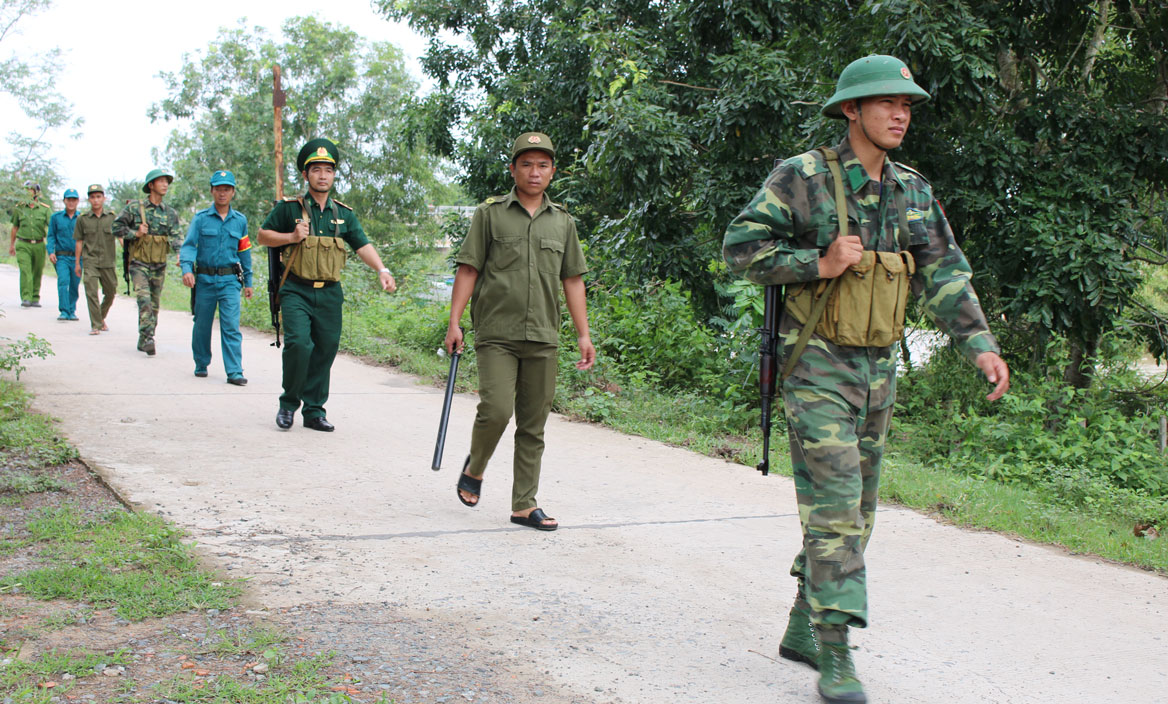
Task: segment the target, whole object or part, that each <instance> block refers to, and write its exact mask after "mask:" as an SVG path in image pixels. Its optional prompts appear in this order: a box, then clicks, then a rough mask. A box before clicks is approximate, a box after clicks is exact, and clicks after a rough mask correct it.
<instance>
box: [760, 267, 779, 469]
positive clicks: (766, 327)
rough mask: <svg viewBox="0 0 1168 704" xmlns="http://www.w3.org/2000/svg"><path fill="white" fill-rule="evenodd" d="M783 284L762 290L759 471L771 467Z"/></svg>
mask: <svg viewBox="0 0 1168 704" xmlns="http://www.w3.org/2000/svg"><path fill="white" fill-rule="evenodd" d="M783 294H784V291H783V287H782V286H767V287H766V289H765V291H764V293H763V307H762V327H761V328H759V331H758V332H759V337H760V341H759V348H758V392H759V397H760V399H761V403H760V408H761V410H762V420H761V425H762V461H761V462H759V463H758V467H757V469H758V471H760V472H762V473H763V476H766V475H767V474H769V473H770V470H771V407H772V406H773V405H774V401H775V381H776V377H777V376H778V371H779V353H778V346H779V317H780V316H781V315H782V313H783Z"/></svg>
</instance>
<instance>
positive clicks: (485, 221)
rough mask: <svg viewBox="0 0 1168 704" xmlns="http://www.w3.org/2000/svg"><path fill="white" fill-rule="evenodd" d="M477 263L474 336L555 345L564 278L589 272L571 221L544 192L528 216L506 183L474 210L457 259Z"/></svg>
mask: <svg viewBox="0 0 1168 704" xmlns="http://www.w3.org/2000/svg"><path fill="white" fill-rule="evenodd" d="M455 261H457V262H458V263H459V264H467V265H469V266H473V267H474V268H475V269H477V270H478V272H479V276H478V279H476V280H475V287H474V293H473V294H472V300H471V308H470V316H471V320H472V321H473V322H474V331H475V341H476V342H483V341H486V340H525V341H530V342H544V343H551V344H555V343H556V342H557V341H558V340H559V337H560V321H561V314H560V289H561V287H562V283H561V282H562V281H563V280H564V279H567V278H571V277H573V276H579V275H581V274H583V273H585V272H587V271H588V266H587V264H585V262H584V250H583V249H582V248H581V247H580V240H579V238H578V237H577V235H576V222H575V221H574V220H573V219H572V216H571V215H568V212H567V211H566V210H565V209H564V206H562V205H560V204H558V203H553V202H552V201H551V200H550V199H549V198H548V197H547V194H546V193H545V194H544V196H543V203H541V204H540V206H539V209H538V210H536V211H535V216H534V217H532V216H531V215H529V214H528V213H527V209H526V208H524V207H523V205H522V204H521V203H520V202H519V197H518V195H516V193H515V189H514V188H512V189H511V192H510V193H509V194H507V195H505V196H496V197H493V198H488V199H486V200H485V201H484V202H483V203H482V204H480V205H479V207H478V208H477V209H475V214H474V219H473V220H471V224H470V231H469V232H468V233H467V235H466V239H465V240H463V242H462V248H461V249H459V251H458V257H457V259H455Z"/></svg>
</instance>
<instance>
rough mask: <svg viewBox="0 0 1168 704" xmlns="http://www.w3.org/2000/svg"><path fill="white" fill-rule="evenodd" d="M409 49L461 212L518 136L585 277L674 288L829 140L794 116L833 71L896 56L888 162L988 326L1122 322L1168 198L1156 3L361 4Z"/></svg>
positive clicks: (705, 277) (432, 135)
mask: <svg viewBox="0 0 1168 704" xmlns="http://www.w3.org/2000/svg"><path fill="white" fill-rule="evenodd" d="M382 10H383V12H384V13H385V14H387V15H388V16H390V17H394V18H405V19H408V20H409V21H410V23H411V25H412V26H413V27H414V28H415V29H416V30H418V31H420V32H422V33H424V34H426V35H428V36H429V37H431V40H430V49H429V52H428V53H427V55H426V57H425V59H424V60H423V64H424V67H425V70H426V71H427V73H428V74H429V75H430V76H432V77H433V78H434V80H435V81H436V82H437V85H438V90H437V91H435V92H434V93H433V94H432V95H430V96H428V97H427V98H426V99H425V100H424V101H421V103H420V105H419V107H420V108H421V110H420V112H421V113H422V115H423V117H422V118H421V119H419V120H418V121H417V123H416V126H415V128H416V129H418V130H419V131H420V132H421V133H423V134H425V135H426V137H427V139H428V140H429V142H430V143H431V144H432V145H434V147H435V148H436V149H438V150H440V152H441V153H443V154H446V155H450V156H454V157H456V158H457V159H458V160H459V162H460V163H461V164H462V165H463V167H464V168H465V171H466V178H465V185H466V186H467V188H468V190H469V191H470V193H471V194H472V195H473V196H475V197H483V196H486V195H489V194H491V193H495V192H499V191H501V190H504V189H506V188H507V187H508V186H509V184H508V180H507V178H506V173H505V171H504V170H503V165H504V162H505V157H504V156H503V152H504V151H505V148H506V145H507V144H509V139H510V138H512V137H513V135H515V134H518V133H520V132H522V131H524V130H527V129H533V128H540V129H544V130H545V131H547V132H548V133H549V134H551V135H552V137H553V138H554V139H555V140H556V142H557V147H558V152H559V159H558V162H559V163H558V165H559V167H560V170H561V171H560V173H561V177H560V180H559V182H558V184H557V185H554V186H553V187H555V188H558V191H557V196H558V197H559V198H561V199H562V200H564V201H566V202H567V203H568V204H569V206H570V207H571V208H572V211H573V213H574V214H575V215H576V216H577V217H578V218H580V220H581V222H582V225H583V227H582V231H583V232H584V233H585V234H586V236H587V238H588V239H589V241H590V244H591V246H592V248H593V249H592V253H593V254H592V257H591V258H592V260H593V262H594V263H595V264H596V265H598V266H599V267H601V268H602V269H603V270H604V273H606V274H613V273H615V274H617V275H619V276H625V277H629V278H633V279H642V278H672V279H679V280H682V281H684V282H685V283H686V285H687V287H688V288H690V289H691V290H692V291H693V293H694V296H695V300H698V301H699V302H700V303H701V304H702V305H703V306H704V307H705V309H706V310H707V312H710V313H712V312H713V311H714V308H715V306H716V305H717V301H716V300H715V298H714V294H713V290H712V287H711V286H710V285H709V278H710V274H709V272H708V268H709V263H710V262H711V261H715V260H717V259H718V250H719V247H720V242H721V234H722V231H723V229H724V227H725V225H726V223H727V222H728V221H729V220H730V218H731V217H733V215H734V214H735V213H736V212H737V210H738V209H739V208H740V207H741V206H742V205H743V204H744V203H745V202H746V201H747V200H748V199H749V197H750V195H751V193H752V192H753V191H754V190H755V189H756V188H757V187H758V185H759V184H760V183H761V182H762V180H763V178H764V177H765V175H766V174H767V172H768V171H769V170H770V168H771V167H772V163H773V161H774V159H776V158H780V157H786V156H790V155H793V154H796V153H798V152H800V151H804V150H806V149H810V148H812V147H815V146H817V145H819V144H826V143H833V142H835V141H837V140H838V139H839V138H840V136H841V135H842V126H841V125H840V124H839V123H836V122H835V121H833V120H829V119H826V118H823V117H821V116H820V115H819V113H818V106H819V105H820V104H821V103H822V102H823V101H824V100H825V99H826V98H827V96H828V95H829V94H830V93H831V91H832V89H833V87H834V83H835V79H836V77H837V76H838V75H839V72H840V71H841V70H842V69H843V67H844V66H845V65H846V64H847V63H848V62H850V61H851V60H853V59H855V58H857V57H860V56H863V55H866V54H870V53H887V54H893V55H896V56H899V57H901V58H902V59H904V60H905V61H906V62H907V63H908V64H909V66H910V67H911V68H912V70H913V72H914V73H915V74H916V77H917V80H918V81H919V82H921V83H922V84H923V85H924V86H925V88H926V89H927V90H929V92H930V93H931V94H932V96H933V99H932V101H931V102H930V103H928V104H927V105H925V106H923V107H922V108H921V109H919V110H917V111H916V113H915V115H914V126H913V129H912V131H911V132H910V134H909V138H908V140H906V145H905V146H904V148H903V149H901V150H900V151H899V152H898V153H897V154H895V155H894V158H896V159H898V160H900V161H904V162H906V163H909V164H911V165H914V166H916V167H919V168H920V169H921V170H923V171H924V172H925V174H926V175H927V176H928V177H929V178H930V179H931V180H932V182H933V183H934V185H935V186H936V190H937V192H938V194H939V196H940V197H941V199H942V202H943V203H944V204H945V207H946V208H947V210H948V214H949V216H950V219H951V221H952V222H953V224H954V227H955V229H956V230H957V232H958V236H959V239H960V240H961V241H962V245H963V247H964V248H965V249H966V251H967V253H968V254H969V255H970V258H971V260H972V262H973V264H974V268H975V271H977V272H978V278H977V280H976V284H977V285H978V288H979V291H980V292H981V293H982V294H983V301H984V302H985V304H986V306H987V308H988V309H989V312H990V313H991V314H992V315H993V316H994V317H997V316H999V315H1004V316H1005V317H1006V319H1007V321H1008V322H1009V323H1011V325H1013V326H1015V327H1017V328H1019V329H1020V330H1021V331H1022V332H1023V333H1024V334H1022V335H1018V336H1015V337H1016V339H1018V340H1020V341H1021V342H1020V344H1019V349H1035V348H1040V347H1041V346H1040V345H1034V344H1033V343H1034V341H1036V340H1039V341H1040V340H1041V339H1042V338H1045V337H1048V336H1049V335H1051V334H1058V335H1061V336H1064V337H1066V338H1067V339H1069V340H1070V341H1071V342H1072V343H1073V344H1074V345H1075V346H1076V348H1077V349H1078V350H1079V354H1078V356H1077V357H1075V358H1073V359H1072V363H1071V365H1070V376H1071V378H1072V379H1073V380H1074V381H1076V382H1077V383H1080V384H1082V383H1085V379H1086V369H1087V365H1086V364H1084V361H1085V360H1088V359H1089V358H1090V356H1091V355H1092V354H1093V352H1094V350H1095V347H1096V346H1097V344H1098V340H1099V338H1100V336H1101V335H1102V334H1103V333H1105V332H1106V331H1107V330H1109V329H1110V328H1112V327H1113V326H1114V325H1115V324H1116V321H1117V320H1118V319H1119V318H1120V317H1121V316H1122V315H1123V314H1124V313H1125V312H1126V311H1127V309H1128V305H1129V302H1130V300H1131V297H1132V295H1133V294H1134V293H1135V290H1136V288H1137V283H1138V278H1139V277H1138V271H1137V269H1136V268H1135V267H1134V266H1133V265H1132V261H1131V259H1132V257H1133V255H1134V254H1137V253H1139V252H1140V251H1144V249H1145V248H1146V247H1152V248H1153V249H1156V250H1161V249H1163V247H1164V242H1162V241H1160V240H1162V239H1163V237H1162V234H1160V235H1155V234H1154V233H1153V232H1151V231H1150V230H1149V228H1146V227H1144V223H1146V222H1147V221H1148V220H1149V217H1150V216H1152V215H1153V214H1154V211H1156V210H1157V209H1161V210H1162V209H1163V204H1164V200H1163V199H1164V195H1165V191H1166V186H1168V126H1166V122H1165V120H1164V107H1165V101H1166V100H1168V46H1165V45H1166V44H1168V8H1166V4H1165V3H1164V2H1163V1H1162V0H1150V1H1143V2H1141V1H1139V0H1096V1H1095V2H1092V3H1082V2H1072V1H1071V0H1011V1H1010V2H1004V3H974V2H970V1H968V0H938V1H936V2H923V1H921V0H883V1H877V0H867V1H864V2H855V1H852V2H847V1H845V0H829V1H827V2H822V3H804V2H799V1H797V0H772V1H771V2H766V3H732V2H725V1H717V0H696V1H695V2H678V1H666V2H658V1H650V0H565V1H562V2H561V1H557V2H552V1H551V0H508V1H506V2H496V1H489V0H445V1H444V2H441V3H438V2H434V1H433V0H398V1H395V2H389V0H384V1H383V3H382Z"/></svg>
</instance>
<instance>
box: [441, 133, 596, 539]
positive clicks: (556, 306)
mask: <svg viewBox="0 0 1168 704" xmlns="http://www.w3.org/2000/svg"><path fill="white" fill-rule="evenodd" d="M555 155H556V151H555V147H554V146H553V145H552V141H551V139H549V138H548V136H547V135H546V134H543V133H541V132H527V133H525V134H522V135H520V136H519V138H518V139H516V140H515V143H514V144H513V145H512V148H511V165H510V166H509V167H508V168H509V169H510V171H511V176H512V178H514V180H515V187H514V188H512V189H511V192H510V193H509V194H507V195H505V196H498V197H493V198H487V200H486V201H484V202H483V203H482V204H481V205H479V207H478V208H477V209H476V210H475V214H474V219H473V220H472V221H471V226H470V232H469V233H468V234H467V236H466V239H465V240H463V243H462V248H461V249H460V250H459V252H458V257H457V260H456V261H457V262H458V264H459V266H458V273H457V274H456V275H455V277H454V292H453V294H452V297H451V305H450V325H449V327H448V328H447V331H446V349H447V351H449V352H453V351H454V350H455V349H458V350H462V347H463V337H462V330H461V328H460V327H459V325H458V323H459V321H460V320H461V319H462V313H463V311H464V310H465V309H466V305H467V302H468V301H470V300H471V299H472V297H473V299H474V303H473V304H472V305H471V320H472V322H473V323H474V333H475V357H476V359H477V361H478V368H479V387H480V388H479V406H478V412H477V413H476V415H475V422H474V430H473V432H472V433H471V439H470V456H468V457H467V459H466V462H465V463H464V465H463V468H462V472H461V474H460V475H459V478H458V498H459V500H460V501H462V502H463V503H464V504H466V505H468V506H476V505H478V500H479V494H480V493H481V489H482V477H483V473H484V472H485V471H486V469H487V462H488V460H490V459H491V455H492V454H493V453H494V452H495V446H496V445H497V444H498V442H499V437H500V436H501V435H502V434H503V430H504V429H506V427H507V423H508V422H509V421H510V419H511V414H512V411H514V413H515V426H516V427H515V457H514V461H513V467H514V479H513V483H512V488H511V522H512V523H518V524H520V525H524V526H529V527H531V528H536V529H538V530H555V529H556V528H557V527H558V526H559V524H558V523H557V522H556V520H555V519H554V518H550V517H548V515H547V514H546V513H544V511H543V510H542V509H540V508H539V504H538V502H537V501H536V499H535V495H536V492H537V491H538V490H539V474H540V466H541V460H542V458H543V449H544V439H543V434H544V425H545V423H546V422H547V417H548V413H549V412H550V411H551V406H552V398H553V396H554V395H555V391H556V370H557V367H558V364H557V362H556V344H557V342H558V341H559V338H560V297H559V292H560V288H561V287H562V288H563V290H564V298H565V299H566V300H567V304H568V313H569V314H570V315H571V317H572V323H573V324H574V325H575V327H576V335H577V344H578V345H579V348H580V360H579V361H578V362H576V367H577V368H578V369H582V370H583V369H589V368H591V367H592V364H593V362H594V361H595V360H596V350H595V348H594V347H593V346H592V338H591V335H590V333H589V331H588V312H587V307H586V303H585V296H584V279H583V275H584V273H586V272H587V271H588V267H587V265H586V264H585V262H584V251H583V250H582V249H581V247H580V240H579V239H578V237H577V235H576V223H575V221H574V220H572V216H570V215H568V213H567V211H566V210H565V209H564V206H562V205H560V204H558V203H553V202H552V201H551V199H549V198H548V197H547V193H546V191H547V187H548V184H549V183H551V179H552V176H553V175H554V174H555V172H556V167H555Z"/></svg>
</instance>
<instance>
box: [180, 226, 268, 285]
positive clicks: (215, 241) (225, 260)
mask: <svg viewBox="0 0 1168 704" xmlns="http://www.w3.org/2000/svg"><path fill="white" fill-rule="evenodd" d="M178 258H179V264H180V265H181V266H182V272H183V273H184V274H191V273H193V272H194V270H195V264H198V265H199V266H201V267H210V268H214V269H221V268H227V267H230V266H231V265H232V264H235V263H236V262H238V263H239V264H240V265H241V266H242V267H243V285H244V287H245V288H251V287H252V285H251V240H250V239H249V238H248V236H247V217H245V216H244V214H243V213H241V212H239V211H238V210H236V209H234V208H229V209H228V211H227V217H226V218H222V217H219V213H218V211H216V210H215V206H211V207H210V208H207V209H206V210H200V211H199V212H197V213H195V217H194V218H193V219H192V220H191V226H190V227H189V228H188V229H187V238H186V239H185V240H183V244H182V248H181V249H180V250H179V253H178ZM200 276H205V274H200Z"/></svg>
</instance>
